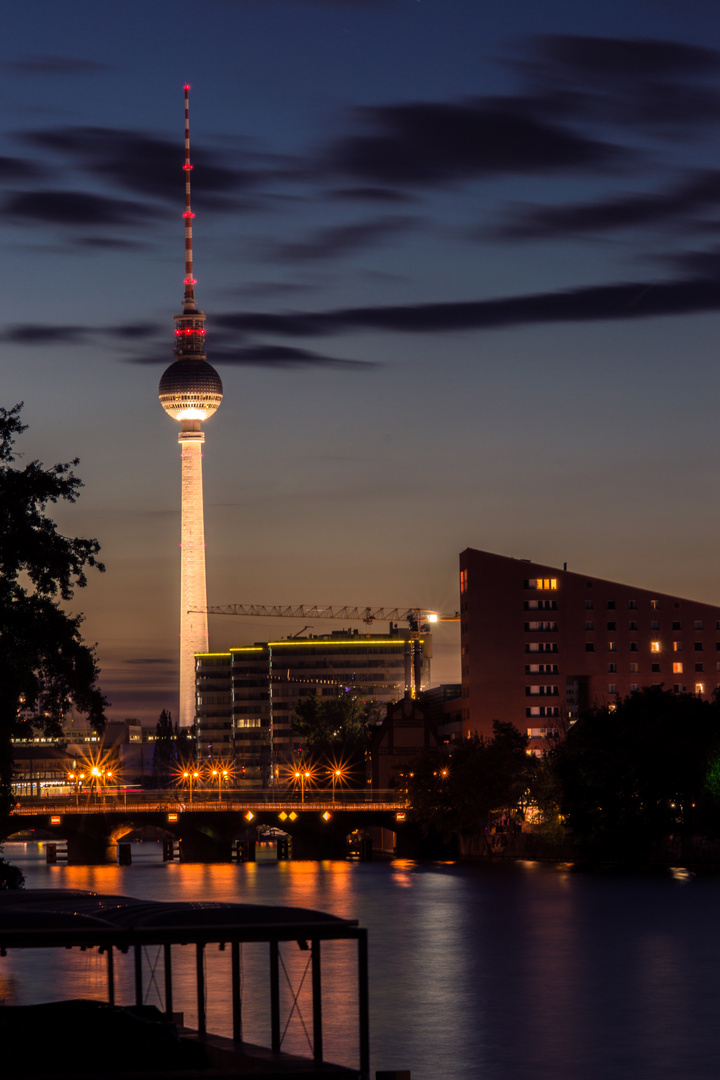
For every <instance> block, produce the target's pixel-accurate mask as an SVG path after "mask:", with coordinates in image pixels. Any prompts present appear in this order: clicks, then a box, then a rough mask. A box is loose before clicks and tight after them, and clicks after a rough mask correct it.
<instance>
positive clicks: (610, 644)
mask: <svg viewBox="0 0 720 1080" xmlns="http://www.w3.org/2000/svg"><path fill="white" fill-rule="evenodd" d="M608 652H617V641H608Z"/></svg>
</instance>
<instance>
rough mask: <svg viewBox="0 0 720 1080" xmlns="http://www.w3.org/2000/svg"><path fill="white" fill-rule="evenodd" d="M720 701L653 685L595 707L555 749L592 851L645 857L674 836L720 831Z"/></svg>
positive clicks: (569, 816) (573, 821)
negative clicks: (719, 790)
mask: <svg viewBox="0 0 720 1080" xmlns="http://www.w3.org/2000/svg"><path fill="white" fill-rule="evenodd" d="M719 754H720V704H719V703H718V699H717V697H716V698H715V700H714V701H712V702H709V701H703V700H702V698H700V697H697V696H696V695H694V694H676V693H672V692H670V691H666V690H663V689H662V687H649V688H647V689H645V690H642V691H638V692H636V693H633V694H630V696H629V697H626V698H624V699H623V700H622V701H620V702H618V703H617V705H614V706H606V707H605V708H602V709H593V710H591V711H590V712H588V713H587V714H586V715H584V716H583V717H581V719H580V720H578V722H577V723H576V724H574V725H573V727H572V728H571V729H570V731H569V732H568V735H567V738H566V739H565V740H564V742H562V743H560V744H559V745H558V747H557V749H556V750H555V751H554V753H553V755H552V756H553V761H554V768H555V771H556V774H557V777H558V780H559V783H560V789H561V810H562V813H563V815H564V818H565V822H566V824H567V826H568V827H569V828H570V830H571V832H572V836H573V839H574V841H575V843H576V845H577V846H578V848H579V850H580V852H581V854H582V855H584V856H586V857H587V858H589V859H590V860H594V861H597V860H611V861H614V862H619V861H625V862H639V861H642V860H643V859H645V858H646V857H647V856H648V855H650V854H651V852H652V849H653V846H654V845H657V844H658V843H659V842H660V841H662V840H663V839H664V838H665V837H667V836H669V835H680V834H684V835H691V834H699V833H703V832H704V833H706V832H707V830H708V828H709V827H710V828H711V829H713V830H715V829H716V828H717V794H716V793H715V792H714V790H713V785H714V779H715V770H716V763H717V761H718V755H719Z"/></svg>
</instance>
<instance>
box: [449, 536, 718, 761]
mask: <svg viewBox="0 0 720 1080" xmlns="http://www.w3.org/2000/svg"><path fill="white" fill-rule="evenodd" d="M460 616H461V639H460V640H461V664H462V699H461V709H462V729H463V734H465V735H468V734H472V733H478V734H483V735H490V734H492V723H493V720H496V719H497V720H504V721H510V722H511V723H513V724H514V725H515V726H516V727H517V728H519V729H520V730H521V731H523V732H526V733H527V734H529V735H530V736H531V739H532V743H531V745H532V747H533V749H535V750H540V751H542V747H543V744H544V740H545V739H546V737H547V735H548V733H551V732H554V731H556V730H559V731H562V730H564V729H566V728H567V726H568V725H569V724H572V723H573V722H574V721H575V720H576V719H577V718H578V716H579V715H580V714H581V713H582V712H583V710H585V709H587V708H589V707H593V706H605V705H611V704H612V703H613V702H615V701H617V700H618V699H619V698H622V697H625V696H626V695H628V694H631V693H632V692H633V691H635V690H639V689H641V688H642V687H646V686H655V685H662V686H664V687H665V688H666V689H668V690H675V691H677V692H678V693H681V692H686V691H687V692H689V693H693V694H699V695H700V696H701V697H704V698H709V697H710V696H711V695H712V693H713V691H714V690H715V687H716V686H717V685H718V683H720V607H714V606H713V605H711V604H702V603H698V602H696V601H694V600H686V599H683V598H681V597H678V596H669V595H668V594H667V593H662V592H657V591H651V590H649V589H639V588H636V587H635V586H632V585H623V584H620V583H618V582H614V581H605V580H603V579H601V578H597V577H593V576H591V575H589V574H579V573H575V572H571V571H568V570H567V569H565V568H563V569H562V570H560V569H557V568H556V567H551V566H545V565H541V564H539V563H534V562H531V561H530V560H526V559H512V558H507V557H505V556H502V555H493V554H490V553H489V552H485V551H476V550H474V549H472V548H468V549H467V550H466V551H463V552H462V553H461V555H460Z"/></svg>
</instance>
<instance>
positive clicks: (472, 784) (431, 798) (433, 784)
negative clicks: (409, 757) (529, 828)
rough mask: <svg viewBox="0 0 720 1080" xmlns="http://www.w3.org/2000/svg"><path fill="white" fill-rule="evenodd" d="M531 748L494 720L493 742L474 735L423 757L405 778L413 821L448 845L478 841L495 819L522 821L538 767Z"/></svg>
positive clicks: (523, 738) (524, 738)
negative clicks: (449, 842)
mask: <svg viewBox="0 0 720 1080" xmlns="http://www.w3.org/2000/svg"><path fill="white" fill-rule="evenodd" d="M527 745H528V738H527V736H526V735H521V734H520V732H519V731H518V730H517V728H516V727H515V726H514V725H513V724H508V723H505V722H503V721H499V720H495V721H494V722H493V734H492V738H490V739H487V738H484V737H483V736H482V735H479V736H478V735H474V736H471V737H470V738H467V739H463V740H462V742H458V743H452V744H451V745H450V746H447V747H439V748H438V749H437V750H431V751H429V752H428V753H426V754H423V755H422V756H421V757H420V758H418V759H417V761H415V762H414V763H413V765H412V767H411V768H410V769H407V770H404V771H403V773H402V774H401V781H400V783H401V786H402V788H403V789H404V790H405V792H406V794H407V796H408V798H409V801H410V804H411V805H412V808H413V817H414V818H415V819H416V820H417V821H419V822H420V823H421V825H422V826H423V829H424V831H425V833H426V834H427V833H428V832H429V831H430V830H435V831H436V832H438V833H439V834H440V835H441V836H442V837H443V839H444V840H446V841H447V840H450V839H451V838H452V837H458V838H463V839H474V838H477V837H478V836H479V835H481V834H482V833H483V832H484V831H485V830H486V829H487V827H488V826H489V825H490V823H491V822H492V820H493V819H495V818H497V817H500V816H503V815H508V816H514V815H519V816H522V815H523V814H524V810H525V808H526V806H527V801H528V789H529V785H530V783H531V779H532V775H533V772H534V768H535V760H534V759H533V758H531V757H529V756H528V754H527V752H526V751H527Z"/></svg>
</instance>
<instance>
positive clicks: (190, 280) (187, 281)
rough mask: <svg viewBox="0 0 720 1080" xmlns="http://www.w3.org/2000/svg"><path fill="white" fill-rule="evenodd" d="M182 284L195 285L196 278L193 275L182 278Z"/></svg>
mask: <svg viewBox="0 0 720 1080" xmlns="http://www.w3.org/2000/svg"><path fill="white" fill-rule="evenodd" d="M183 285H197V278H194V277H186V278H183Z"/></svg>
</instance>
